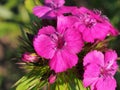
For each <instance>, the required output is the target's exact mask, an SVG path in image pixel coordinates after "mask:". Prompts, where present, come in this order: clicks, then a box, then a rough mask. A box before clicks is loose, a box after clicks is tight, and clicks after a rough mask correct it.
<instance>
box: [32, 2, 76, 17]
mask: <svg viewBox="0 0 120 90" xmlns="http://www.w3.org/2000/svg"><path fill="white" fill-rule="evenodd" d="M64 3H65V1H64V0H45V5H44V6H35V7H34V8H33V14H34V15H36V16H38V17H39V18H45V19H53V18H56V17H57V16H59V15H61V14H64V13H70V12H71V11H72V10H73V9H74V8H75V7H69V6H64Z"/></svg>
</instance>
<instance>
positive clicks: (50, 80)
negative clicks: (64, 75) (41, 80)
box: [48, 74, 56, 84]
mask: <svg viewBox="0 0 120 90" xmlns="http://www.w3.org/2000/svg"><path fill="white" fill-rule="evenodd" d="M55 80H56V75H53V74H51V75H50V77H49V78H48V81H49V83H50V84H53V83H54V82H55Z"/></svg>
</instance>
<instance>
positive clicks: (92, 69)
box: [83, 64, 100, 87]
mask: <svg viewBox="0 0 120 90" xmlns="http://www.w3.org/2000/svg"><path fill="white" fill-rule="evenodd" d="M85 68H86V69H85V72H84V79H83V84H84V86H85V87H88V86H89V85H91V84H93V83H95V82H96V81H97V80H98V79H99V74H100V67H99V66H98V65H97V64H90V65H88V66H87V67H85Z"/></svg>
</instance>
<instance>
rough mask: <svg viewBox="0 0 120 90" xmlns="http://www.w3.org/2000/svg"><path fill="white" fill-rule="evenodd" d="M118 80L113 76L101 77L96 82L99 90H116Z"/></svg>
mask: <svg viewBox="0 0 120 90" xmlns="http://www.w3.org/2000/svg"><path fill="white" fill-rule="evenodd" d="M116 86H117V85H116V80H115V79H114V78H113V77H107V78H101V79H99V80H98V82H97V84H96V89H97V90H116V89H115V88H116Z"/></svg>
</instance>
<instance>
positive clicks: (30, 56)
mask: <svg viewBox="0 0 120 90" xmlns="http://www.w3.org/2000/svg"><path fill="white" fill-rule="evenodd" d="M22 60H23V61H24V62H38V60H39V57H38V56H37V55H36V54H35V53H29V52H26V53H24V54H23V55H22Z"/></svg>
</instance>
